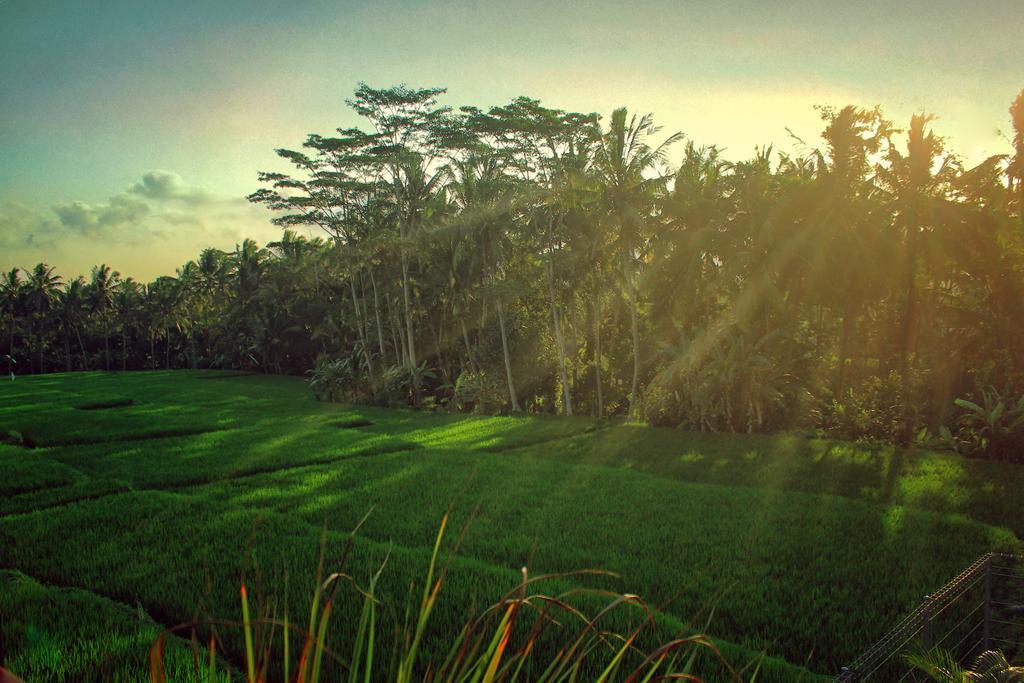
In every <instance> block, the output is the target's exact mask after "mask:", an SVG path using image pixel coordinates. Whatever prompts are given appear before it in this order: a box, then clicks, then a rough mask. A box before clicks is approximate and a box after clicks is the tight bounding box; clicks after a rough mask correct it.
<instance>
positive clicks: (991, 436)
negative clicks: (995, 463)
mask: <svg viewBox="0 0 1024 683" xmlns="http://www.w3.org/2000/svg"><path fill="white" fill-rule="evenodd" d="M979 393H980V396H977V397H975V400H970V399H966V398H958V399H956V401H955V403H956V405H957V406H958V407H960V408H961V409H962V410H963V411H964V412H963V413H962V414H961V415H960V418H959V420H958V426H959V429H958V430H957V433H956V436H955V446H956V448H957V450H958V451H960V452H961V453H964V454H965V455H970V456H982V457H990V458H995V459H999V460H1011V461H1024V449H1022V448H1021V445H1020V444H1021V443H1022V441H1021V440H1022V439H1024V395H1022V396H1020V397H1019V398H1017V399H1016V400H1014V399H1013V397H1012V396H1010V394H1009V392H1008V391H1007V392H1004V393H1000V392H999V391H998V390H996V388H995V387H988V388H987V389H982V390H981V391H980V392H979Z"/></svg>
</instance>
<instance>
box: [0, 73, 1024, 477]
mask: <svg viewBox="0 0 1024 683" xmlns="http://www.w3.org/2000/svg"><path fill="white" fill-rule="evenodd" d="M443 92H444V91H443V90H440V89H424V90H417V89H410V88H407V87H396V88H390V89H383V90H378V89H373V88H370V87H368V86H365V85H363V86H360V87H359V88H358V89H357V90H356V92H355V94H354V96H353V98H352V100H351V101H350V105H351V106H352V107H353V109H354V110H355V111H356V112H357V113H358V114H359V115H361V116H362V117H363V118H364V119H365V121H366V124H367V125H366V126H365V128H362V129H360V128H351V129H340V130H338V131H337V132H336V134H333V135H329V136H324V135H318V134H312V135H310V136H309V137H308V138H307V139H306V141H305V143H304V145H303V147H302V149H301V150H299V151H296V150H289V149H280V150H278V154H279V155H280V156H281V157H282V158H283V159H284V160H286V161H287V162H289V163H290V164H292V165H293V166H294V171H293V172H292V174H284V173H276V172H273V173H270V172H268V173H261V174H260V179H261V180H262V181H263V182H264V183H265V184H266V185H267V187H265V188H264V189H261V190H259V191H257V192H255V193H254V194H253V195H251V197H250V199H251V200H252V201H254V202H257V203H261V204H264V205H266V206H267V207H269V208H270V209H271V210H273V212H274V214H273V216H274V217H273V221H274V222H275V223H277V224H279V225H281V226H283V227H285V228H286V230H285V231H284V233H283V235H282V238H281V239H280V240H279V241H277V242H274V243H272V244H269V245H267V246H266V247H265V248H260V247H259V246H258V245H256V244H255V243H253V242H252V241H250V240H246V241H245V242H243V243H242V244H240V245H238V246H237V248H236V249H235V250H234V251H233V252H229V253H223V252H220V251H218V250H214V249H207V250H205V251H203V252H202V253H201V254H200V255H199V257H198V259H197V260H195V261H190V262H188V263H186V264H185V265H184V266H183V267H182V268H180V269H179V270H178V273H177V275H176V277H161V278H158V279H157V280H155V281H154V282H152V283H149V284H146V285H142V284H139V283H136V282H134V281H132V280H131V279H128V278H125V279H121V278H120V277H119V276H118V274H117V273H116V272H113V271H111V270H110V268H108V267H107V266H105V265H101V266H97V267H96V268H95V269H94V270H93V272H92V275H91V278H90V280H89V281H86V280H84V279H83V278H77V279H71V280H68V281H66V282H65V281H62V280H61V278H60V277H58V276H57V275H56V274H55V273H54V272H53V269H52V268H50V267H49V266H47V265H45V264H39V265H37V266H36V267H34V268H32V269H31V270H28V271H26V272H24V273H22V272H20V271H18V270H13V271H11V272H10V273H7V274H6V275H5V277H4V280H3V286H2V291H3V297H2V305H3V312H4V319H5V324H6V327H7V330H6V332H7V334H6V335H5V337H6V340H5V345H6V347H7V349H8V352H9V353H10V354H11V355H12V356H13V357H14V360H15V361H16V362H17V369H18V370H19V371H21V372H24V371H28V370H31V371H34V372H39V371H45V370H55V369H61V370H72V369H97V368H105V369H108V370H109V369H129V368H133V369H134V368H156V367H176V368H180V367H188V368H207V367H219V368H237V369H257V370H260V371H262V372H273V373H296V374H299V373H305V372H308V371H310V370H311V369H312V368H314V366H315V367H316V374H315V380H316V383H317V385H318V392H319V393H320V394H321V395H323V396H324V397H325V398H331V399H358V400H365V401H372V402H376V403H379V404H382V405H397V404H410V405H415V406H420V407H428V408H429V407H446V408H449V409H453V410H460V411H470V410H475V411H478V412H517V411H531V412H549V413H550V412H561V413H564V414H566V415H573V414H577V415H591V416H612V415H622V416H628V417H634V418H641V419H646V420H648V421H650V422H652V423H655V424H661V425H679V426H683V427H686V428H689V429H691V430H701V431H748V432H758V431H770V430H777V429H781V428H793V427H807V428H819V429H822V430H826V431H828V432H829V433H833V434H839V435H843V436H849V437H867V438H876V439H891V440H897V441H901V442H904V443H906V442H909V441H911V440H912V439H915V438H921V439H933V438H935V439H940V438H941V439H942V440H944V441H945V442H946V443H948V444H954V445H959V446H960V447H962V448H964V449H966V450H991V451H992V454H993V455H998V456H1000V457H1015V453H1014V452H1013V449H1007V448H1005V447H1003V446H1002V445H1001V446H999V447H997V448H994V449H990V446H991V445H992V444H996V443H997V442H998V443H999V444H1003V445H1005V443H1007V439H1009V440H1010V441H1012V439H1013V438H1016V436H1019V434H1018V432H1017V431H1015V430H1017V428H1018V427H1019V425H1016V426H1014V428H1013V430H1014V431H1012V432H1011V433H1010V434H1009V436H1007V435H1006V434H1003V435H1002V436H998V437H997V436H995V435H993V436H990V437H988V438H987V439H986V438H985V436H984V435H983V434H979V433H978V432H977V429H978V425H977V424H976V422H977V420H975V419H974V418H972V417H971V415H972V414H975V413H976V412H977V411H975V410H974V409H973V408H964V407H958V406H957V405H956V404H955V403H954V401H955V399H957V398H962V399H965V400H967V401H970V402H971V403H972V404H975V405H979V406H980V405H981V404H982V403H983V402H984V400H985V398H984V394H983V392H992V391H997V392H999V393H1000V396H1002V397H1004V399H1005V400H1004V402H1005V403H1006V405H1017V401H1018V398H1019V397H1020V396H1021V395H1022V393H1024V337H1022V336H1021V335H1020V334H1019V330H1020V329H1021V328H1022V326H1024V211H1022V207H1024V93H1022V94H1021V96H1020V97H1018V98H1017V100H1016V101H1015V102H1014V103H1013V105H1012V106H1011V108H1010V113H1011V118H1012V125H1013V130H1014V135H1013V139H1012V150H1011V153H1009V154H1007V155H1001V156H995V157H992V158H989V159H987V160H985V161H984V162H982V163H981V164H979V165H977V166H974V167H966V166H965V165H964V164H963V163H962V162H961V161H960V159H958V158H957V156H956V155H955V154H954V153H952V152H951V151H950V150H949V149H947V147H946V146H945V144H944V142H943V140H942V139H941V138H940V137H938V136H936V135H935V134H934V133H933V132H932V131H931V130H930V128H929V125H930V119H929V117H927V116H924V115H919V116H914V117H913V118H912V120H911V121H910V122H909V126H908V127H907V129H906V130H898V129H897V128H896V127H894V125H893V124H892V123H891V122H890V121H888V120H886V119H885V118H884V116H883V114H882V112H881V111H879V110H878V109H877V108H876V109H860V108H856V107H852V106H850V107H844V108H842V109H828V108H823V109H822V110H821V116H822V120H823V124H824V130H823V133H822V145H821V147H820V148H812V147H811V146H810V145H808V144H804V143H800V145H799V147H800V148H801V149H803V150H804V153H802V154H801V155H799V156H792V155H786V154H776V153H775V152H774V151H773V149H772V147H771V146H766V147H763V148H760V149H758V150H756V153H755V155H754V156H753V157H752V158H750V159H747V160H744V161H738V162H729V161H726V160H725V159H724V158H723V157H722V156H721V154H720V150H718V149H717V148H715V147H713V146H710V147H707V146H700V145H698V144H697V143H696V142H694V141H691V140H685V142H683V141H681V140H680V137H681V136H678V135H673V136H662V135H661V134H660V133H659V131H658V128H657V127H656V126H655V125H654V122H653V119H652V118H651V116H636V115H631V114H629V113H627V111H626V110H624V109H620V110H617V111H615V112H613V113H612V115H611V116H610V118H608V119H607V120H601V118H600V117H598V116H596V115H593V114H580V113H573V112H565V111H560V110H554V109H549V108H546V107H544V106H542V105H541V104H540V103H539V102H537V101H535V100H531V99H527V98H518V99H516V100H514V101H512V102H511V103H509V104H507V105H505V106H500V107H494V108H492V109H489V110H482V109H477V108H473V107H462V108H458V109H453V108H450V107H445V106H441V105H439V103H438V98H439V97H440V96H441V95H442V93H443ZM310 228H312V229H313V230H315V231H317V232H319V236H317V237H312V238H310V237H305V236H302V234H301V232H298V231H296V229H300V230H303V229H310ZM318 359H319V360H318ZM961 416H966V417H964V418H963V419H961ZM1007 424H1009V423H1007Z"/></svg>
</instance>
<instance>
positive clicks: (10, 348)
mask: <svg viewBox="0 0 1024 683" xmlns="http://www.w3.org/2000/svg"><path fill="white" fill-rule="evenodd" d="M9 332H10V341H9V342H8V344H7V376H8V377H10V376H11V374H12V373H13V372H14V314H13V313H12V314H11V324H10V328H9Z"/></svg>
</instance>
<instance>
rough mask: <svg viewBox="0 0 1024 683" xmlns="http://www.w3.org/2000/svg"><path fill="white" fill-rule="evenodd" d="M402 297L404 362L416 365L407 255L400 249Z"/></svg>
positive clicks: (411, 366) (410, 365) (411, 365)
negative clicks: (403, 309) (403, 307)
mask: <svg viewBox="0 0 1024 683" xmlns="http://www.w3.org/2000/svg"><path fill="white" fill-rule="evenodd" d="M402 299H403V302H404V304H405V343H406V345H407V346H408V351H407V353H406V363H407V364H408V366H409V368H410V369H411V368H414V367H416V342H415V332H414V331H413V327H412V284H411V283H410V282H409V257H408V256H407V255H406V254H405V250H404V249H403V250H402Z"/></svg>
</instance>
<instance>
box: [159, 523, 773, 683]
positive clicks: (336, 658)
mask: <svg viewBox="0 0 1024 683" xmlns="http://www.w3.org/2000/svg"><path fill="white" fill-rule="evenodd" d="M365 520H366V518H365V517H364V519H363V520H362V521H361V522H360V523H359V525H357V526H356V528H355V529H354V530H353V531H352V532H351V533H350V534H349V536H348V540H347V542H346V545H345V548H344V552H343V553H342V555H341V559H340V561H339V564H338V569H337V570H336V571H334V572H332V573H330V574H327V575H326V576H325V574H324V572H325V567H324V558H325V555H326V543H327V534H326V528H325V530H324V535H323V537H322V540H321V550H320V561H319V564H318V566H317V573H316V576H317V580H316V589H315V591H314V595H313V598H312V602H311V606H310V611H309V618H308V622H307V623H306V625H305V627H303V626H300V625H299V624H297V623H296V622H295V620H294V619H293V617H292V616H291V615H289V614H288V611H287V607H285V608H284V610H283V612H282V613H281V614H277V612H276V607H275V604H276V603H275V600H274V599H273V598H272V597H271V598H269V599H264V600H260V601H259V602H260V606H259V607H258V608H256V607H255V605H251V604H250V596H249V590H248V588H247V583H246V577H245V575H244V573H243V576H242V579H241V582H240V589H239V594H240V602H241V614H242V620H241V621H230V620H221V619H213V618H205V619H196V620H194V621H192V622H189V623H185V624H181V625H178V626H175V627H173V628H170V629H167V630H165V631H163V632H162V633H161V634H160V635H159V637H158V638H157V640H156V641H155V642H154V643H153V645H152V647H151V648H150V674H151V680H152V681H153V683H165V682H166V680H167V679H166V674H165V670H164V647H165V643H166V640H167V637H168V636H169V635H170V634H171V633H174V632H180V631H189V632H190V633H191V643H192V652H193V660H194V667H195V676H196V680H206V681H215V680H222V679H227V680H233V679H236V678H244V680H245V681H247V683H262V682H264V681H268V680H272V679H273V680H277V679H278V678H277V677H278V675H280V680H284V681H287V682H289V683H318V682H319V681H321V680H340V681H347V682H348V683H359V682H362V683H370V681H380V680H386V681H391V682H394V683H411V682H412V681H429V682H431V683H492V682H496V681H503V682H511V681H521V680H529V681H538V682H539V683H556V682H560V681H579V680H595V681H598V682H600V683H604V682H608V681H620V680H621V681H625V682H626V683H648V682H650V681H655V680H684V681H698V682H699V681H702V680H703V679H702V678H700V676H699V675H698V674H697V673H695V669H696V668H697V663H698V655H699V654H700V653H701V652H708V653H710V654H711V655H712V656H713V657H714V658H715V660H716V664H717V665H718V666H716V667H715V668H716V669H718V670H719V673H718V674H716V675H718V676H721V675H722V673H724V674H725V676H726V678H728V679H729V680H731V681H739V682H742V681H743V680H748V681H754V680H755V679H756V678H757V675H758V672H759V669H760V664H758V663H755V664H754V665H752V666H749V665H748V667H747V668H746V670H743V671H736V670H734V669H733V668H732V667H731V666H730V665H729V664H728V662H726V661H725V659H724V658H723V657H722V655H721V653H720V652H719V651H718V649H717V648H716V646H715V645H714V644H713V643H712V642H711V640H710V639H709V638H708V637H706V636H704V635H702V634H679V635H677V637H674V638H672V639H670V640H669V641H668V642H665V643H663V644H661V645H658V646H656V647H654V648H653V649H650V650H647V651H645V650H643V649H642V648H641V646H640V645H639V639H640V637H641V634H642V633H644V631H645V630H647V629H649V628H651V627H653V625H654V618H653V613H652V611H651V610H650V608H648V606H647V604H646V603H645V602H644V601H643V600H642V599H641V598H640V597H639V596H636V595H632V594H628V593H614V592H611V591H605V590H600V589H591V588H574V589H570V590H568V591H566V592H563V593H561V594H558V595H545V594H542V593H539V592H535V591H534V586H535V584H537V583H539V582H543V581H547V580H550V579H553V578H559V577H565V576H574V575H582V574H602V575H611V576H614V574H612V573H610V572H605V571H601V570H594V569H587V570H580V571H577V572H568V573H560V574H546V575H542V576H536V577H531V576H529V574H528V572H527V569H526V568H525V567H523V569H522V580H521V581H520V582H519V584H518V585H517V586H516V587H515V588H514V589H513V590H511V591H510V592H509V593H507V594H506V595H504V596H502V597H501V598H500V599H499V600H498V601H497V602H496V603H494V604H492V605H491V606H489V607H487V608H486V609H484V610H482V611H481V612H480V613H479V614H477V615H475V616H474V615H470V616H469V617H468V618H467V620H466V622H465V624H464V625H463V626H462V627H461V629H460V630H459V631H458V633H454V632H453V633H450V634H446V636H445V638H446V641H447V640H449V639H450V647H449V649H448V651H447V654H446V655H445V656H444V657H443V659H441V660H431V661H424V660H422V658H421V657H420V656H419V651H420V644H421V642H422V641H423V638H424V634H425V633H426V631H427V626H428V623H429V621H430V615H431V613H432V611H433V609H434V606H435V605H436V603H437V601H438V599H439V597H440V595H441V590H442V587H443V586H444V584H445V578H446V573H447V566H446V565H441V564H439V562H438V560H439V557H440V552H441V547H442V541H443V539H444V536H445V532H446V529H447V527H448V520H449V516H448V515H447V514H445V516H444V517H443V519H442V521H441V525H440V528H439V530H438V532H437V537H436V540H435V542H434V548H433V553H432V555H431V559H430V565H429V567H428V568H427V573H426V577H425V580H424V583H423V590H422V593H421V594H418V593H417V592H416V590H415V586H414V585H413V584H410V589H409V596H408V598H409V603H408V605H407V608H406V613H405V619H404V626H403V627H402V628H401V629H396V632H395V634H394V638H393V642H392V644H391V646H390V647H382V646H381V643H380V636H381V634H379V633H378V628H377V615H378V611H379V610H380V609H381V607H382V603H381V600H380V597H379V596H378V594H377V592H376V590H377V585H378V580H379V579H380V576H381V574H382V573H383V572H384V571H385V569H386V566H387V563H388V558H387V557H385V559H384V561H383V562H382V563H381V565H380V566H379V567H378V569H377V570H376V572H374V573H373V574H372V575H371V576H370V577H369V579H368V582H367V583H366V585H364V586H360V585H359V584H358V583H357V582H356V580H355V578H354V577H352V576H351V575H349V574H347V573H346V571H345V569H346V563H347V559H348V556H349V552H350V550H351V548H352V544H353V541H354V539H355V537H356V534H357V532H358V530H359V528H360V527H361V526H362V524H363V522H365ZM456 545H457V544H456ZM285 581H286V582H287V577H285ZM345 585H347V586H349V587H350V588H351V589H352V593H353V594H354V595H355V596H356V598H355V599H358V600H361V601H362V611H361V613H360V616H359V622H358V627H357V630H356V635H355V637H354V638H353V640H352V642H351V643H348V644H347V648H345V647H340V645H341V644H331V645H330V646H329V645H328V642H327V632H328V624H329V621H330V618H331V614H332V611H333V609H334V606H335V604H336V603H337V601H338V600H340V599H342V598H343V593H342V591H341V590H340V589H341V587H342V586H345ZM286 590H287V588H286ZM585 595H589V596H596V597H598V598H601V599H602V604H603V606H602V607H601V608H600V609H598V610H597V611H596V613H595V614H593V615H592V616H588V614H586V613H585V612H584V610H583V609H581V608H580V607H579V606H578V605H577V604H576V603H577V602H578V599H579V598H581V597H583V596H585ZM414 600H415V601H416V603H418V604H414V603H413V601H414ZM621 609H633V610H638V611H639V614H640V618H639V620H638V623H637V626H636V627H634V628H632V630H629V631H627V632H624V633H623V632H615V631H612V630H606V629H604V628H603V626H602V622H603V618H604V617H605V616H606V615H608V614H609V613H611V612H612V611H615V610H621ZM254 610H255V612H256V613H258V614H259V615H260V616H258V617H254V616H253V614H254ZM218 628H220V629H240V630H241V631H242V635H243V637H244V643H245V655H244V660H242V661H240V662H237V661H236V662H234V663H230V662H231V658H230V656H229V655H228V653H227V650H226V649H225V648H224V646H223V642H222V640H221V636H220V635H219V633H218ZM201 630H202V631H205V632H208V636H204V638H203V639H204V641H205V644H203V645H201V644H200V639H199V636H198V634H199V632H200V631H201ZM542 636H543V637H545V639H546V642H545V644H544V647H538V644H539V643H540V641H541V638H542ZM552 637H553V638H554V641H553V642H555V643H556V647H554V648H552V647H550V643H551V642H552V641H551V640H550V639H551V638H552ZM346 649H347V652H345V650H346ZM238 669H242V670H243V673H242V674H239V673H238Z"/></svg>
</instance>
